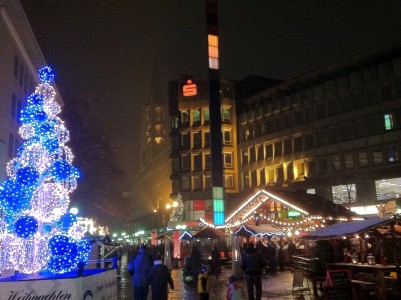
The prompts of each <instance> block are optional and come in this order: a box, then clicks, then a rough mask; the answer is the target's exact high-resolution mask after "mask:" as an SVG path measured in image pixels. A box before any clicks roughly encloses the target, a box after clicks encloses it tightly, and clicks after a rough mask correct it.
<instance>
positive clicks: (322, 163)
mask: <svg viewBox="0 0 401 300" xmlns="http://www.w3.org/2000/svg"><path fill="white" fill-rule="evenodd" d="M326 172H327V158H326V157H322V158H319V173H320V174H323V173H326Z"/></svg>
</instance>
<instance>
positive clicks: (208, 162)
mask: <svg viewBox="0 0 401 300" xmlns="http://www.w3.org/2000/svg"><path fill="white" fill-rule="evenodd" d="M203 158H204V160H205V161H204V166H205V170H210V169H211V167H212V161H211V159H210V153H205V154H204V155H203Z"/></svg>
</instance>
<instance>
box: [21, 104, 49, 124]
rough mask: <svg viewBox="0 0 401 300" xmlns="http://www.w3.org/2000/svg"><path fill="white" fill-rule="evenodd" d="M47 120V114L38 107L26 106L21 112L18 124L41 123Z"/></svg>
mask: <svg viewBox="0 0 401 300" xmlns="http://www.w3.org/2000/svg"><path fill="white" fill-rule="evenodd" d="M46 119H47V114H46V112H45V111H44V110H43V107H42V106H39V105H28V106H27V107H25V108H24V109H23V110H22V111H21V116H20V122H21V123H22V124H28V123H32V122H35V121H36V122H43V121H45V120H46Z"/></svg>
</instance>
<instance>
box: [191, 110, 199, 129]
mask: <svg viewBox="0 0 401 300" xmlns="http://www.w3.org/2000/svg"><path fill="white" fill-rule="evenodd" d="M200 117H201V116H200V109H194V110H192V125H195V126H197V125H200V121H201V118H200Z"/></svg>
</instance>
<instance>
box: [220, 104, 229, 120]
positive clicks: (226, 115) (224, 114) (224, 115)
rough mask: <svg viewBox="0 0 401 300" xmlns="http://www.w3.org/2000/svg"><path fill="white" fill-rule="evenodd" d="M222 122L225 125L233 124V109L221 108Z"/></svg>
mask: <svg viewBox="0 0 401 300" xmlns="http://www.w3.org/2000/svg"><path fill="white" fill-rule="evenodd" d="M221 121H222V122H224V123H231V108H230V107H222V108H221Z"/></svg>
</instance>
